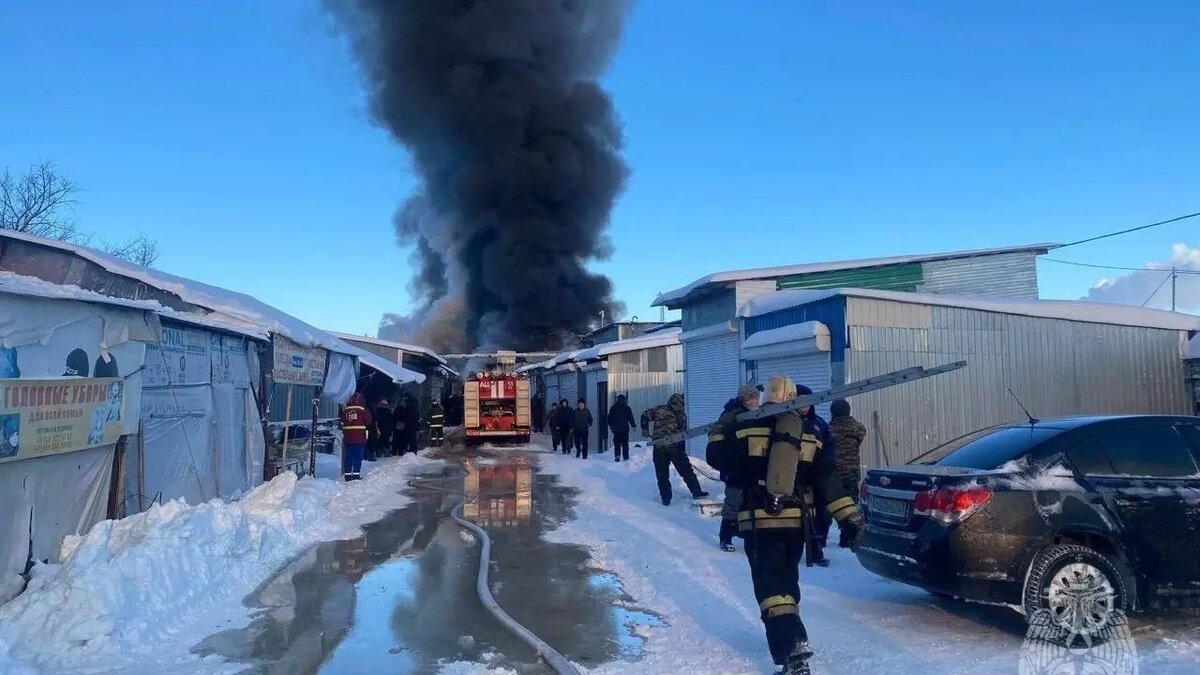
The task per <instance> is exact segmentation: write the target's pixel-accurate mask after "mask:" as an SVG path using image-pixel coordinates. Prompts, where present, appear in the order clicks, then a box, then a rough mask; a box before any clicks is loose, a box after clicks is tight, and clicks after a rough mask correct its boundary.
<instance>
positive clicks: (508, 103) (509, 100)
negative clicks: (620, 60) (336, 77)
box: [329, 0, 628, 351]
mask: <svg viewBox="0 0 1200 675" xmlns="http://www.w3.org/2000/svg"><path fill="white" fill-rule="evenodd" d="M329 3H330V7H331V9H332V10H333V13H334V16H335V18H336V20H337V23H338V25H339V27H340V28H341V29H342V30H343V31H344V32H345V33H346V34H347V35H349V36H350V38H351V40H352V43H353V52H354V54H355V56H356V58H357V59H358V62H359V66H360V68H361V70H362V72H363V75H364V78H365V80H366V81H367V83H368V85H369V93H370V100H371V113H372V117H373V119H374V121H376V122H377V123H378V124H380V125H381V126H383V127H384V128H386V129H387V130H388V131H389V132H390V133H391V135H392V136H393V137H394V138H395V139H396V140H398V141H399V142H400V143H402V144H404V145H405V146H406V147H407V148H408V149H409V150H410V151H411V153H412V156H413V160H414V163H415V167H416V169H417V171H418V173H419V175H420V178H421V183H422V184H421V187H420V189H419V190H418V191H417V192H416V193H415V194H414V195H412V196H411V197H410V198H409V199H408V201H407V202H406V203H405V205H404V206H403V207H401V209H400V210H399V212H398V214H397V217H396V232H397V237H398V240H399V241H400V242H401V243H402V244H405V245H409V246H412V247H413V250H414V253H413V261H414V266H415V273H414V277H413V279H412V281H411V283H410V286H409V290H410V292H411V293H412V295H413V298H414V300H415V301H416V302H417V303H418V306H419V307H418V309H417V311H416V312H415V313H414V314H413V316H411V317H396V316H395V315H389V316H388V317H385V320H384V322H383V324H382V325H381V327H380V328H381V333H380V334H381V336H383V334H384V332H385V331H386V332H389V333H390V334H391V336H392V337H398V338H399V337H407V338H410V339H424V340H427V341H428V342H427V344H430V345H431V346H433V347H434V348H436V349H439V350H444V351H460V350H466V349H471V348H475V347H509V348H517V349H541V348H547V347H558V346H562V345H564V344H568V343H570V342H572V341H573V339H574V337H575V336H576V335H578V334H580V333H583V332H586V331H587V329H588V327H589V324H591V323H593V322H595V321H596V320H597V319H598V318H599V316H600V314H601V312H604V315H605V316H607V317H608V318H613V317H614V316H615V315H616V314H617V313H618V312H620V311H621V310H622V309H623V308H622V307H620V306H619V303H616V302H614V300H613V299H612V285H611V283H610V282H609V280H608V279H607V278H605V277H603V276H601V275H598V274H594V273H592V272H590V271H588V269H587V265H588V263H589V262H590V261H592V260H595V259H600V258H603V257H604V256H605V255H607V253H608V252H609V250H610V249H611V246H610V244H609V242H608V241H607V238H606V237H605V236H604V229H605V227H606V226H607V224H608V219H609V213H610V211H611V210H612V206H613V202H614V200H615V199H616V197H617V195H618V194H619V193H620V191H621V188H622V186H623V184H624V182H625V178H626V175H627V169H626V166H625V164H624V162H623V161H622V160H621V157H620V154H619V151H620V149H621V145H622V142H623V139H622V132H621V126H620V123H619V121H618V120H617V116H616V114H615V112H614V110H613V105H612V101H611V100H610V99H609V97H608V95H607V94H606V93H605V92H604V90H603V89H602V88H601V87H600V84H599V82H598V79H599V77H600V75H601V74H602V73H603V71H604V69H605V68H606V66H607V64H608V62H609V60H610V58H611V57H612V53H613V51H614V49H615V48H616V45H617V42H618V40H619V37H620V33H621V24H622V21H623V19H624V17H625V14H626V10H627V5H628V3H627V2H626V1H625V0H329ZM405 332H407V335H404V334H403V333H405ZM434 340H436V343H435V342H434Z"/></svg>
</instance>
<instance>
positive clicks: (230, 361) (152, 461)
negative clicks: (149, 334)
mask: <svg viewBox="0 0 1200 675" xmlns="http://www.w3.org/2000/svg"><path fill="white" fill-rule="evenodd" d="M163 336H164V340H163V343H162V344H161V345H157V344H156V345H151V346H149V347H148V348H147V350H146V357H147V363H146V373H147V378H146V379H147V385H146V389H145V391H144V392H143V405H142V408H141V417H142V430H143V433H142V439H141V441H142V442H141V446H140V447H139V448H138V449H137V450H136V452H132V453H130V454H129V455H127V464H126V466H127V467H129V469H128V471H127V473H126V481H125V490H126V496H127V498H129V499H131V502H132V503H131V504H130V505H129V508H128V509H127V512H133V511H136V510H138V509H139V508H142V507H144V506H145V505H147V504H149V503H150V501H151V500H154V499H161V500H163V501H166V500H170V499H176V498H183V499H186V500H187V501H188V502H189V503H192V504H196V503H199V502H201V501H205V500H208V499H213V498H217V497H221V498H228V497H231V496H234V495H237V494H239V493H241V492H244V491H245V490H248V489H250V488H252V487H254V486H255V485H258V484H259V482H261V480H262V462H263V460H262V453H263V441H262V430H261V429H262V427H261V425H260V424H259V415H258V410H257V406H256V405H255V403H254V398H253V394H252V390H251V387H250V384H251V382H252V381H253V382H257V381H258V380H257V378H258V368H259V365H258V356H257V351H256V349H254V348H253V347H252V346H251V344H250V343H249V342H248V341H247V340H246V339H244V338H242V337H235V336H228V335H221V334H218V333H211V332H209V331H204V330H198V329H194V328H186V327H179V326H173V325H168V326H164V327H163ZM136 495H141V498H140V499H137V498H135V496H136Z"/></svg>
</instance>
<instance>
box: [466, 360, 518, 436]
mask: <svg viewBox="0 0 1200 675" xmlns="http://www.w3.org/2000/svg"><path fill="white" fill-rule="evenodd" d="M506 356H507V354H505V353H501V354H500V356H499V358H497V367H496V368H495V369H494V370H492V371H479V372H474V373H471V374H470V375H469V376H468V378H467V381H466V382H464V383H463V435H464V436H466V440H467V442H468V443H482V442H484V441H515V442H518V443H528V442H529V434H530V432H531V431H532V417H531V411H530V401H529V379H528V378H525V377H521V376H519V375H517V374H516V373H515V372H513V367H514V366H515V364H516V353H515V352H514V353H513V354H512V356H511V358H505V357H506Z"/></svg>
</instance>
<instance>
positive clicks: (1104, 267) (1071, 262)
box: [1039, 256, 1200, 274]
mask: <svg viewBox="0 0 1200 675" xmlns="http://www.w3.org/2000/svg"><path fill="white" fill-rule="evenodd" d="M1039 259H1040V260H1045V261H1046V262H1052V263H1059V264H1062V265H1074V266H1076V267H1093V268H1096V269H1101V270H1124V271H1126V272H1170V271H1171V270H1168V269H1162V268H1160V267H1122V266H1120V265H1100V264H1097V263H1085V262H1079V261H1076V260H1059V259H1058V258H1047V257H1045V256H1043V257H1041V258H1039ZM1175 273H1176V274H1200V270H1179V269H1177V270H1175Z"/></svg>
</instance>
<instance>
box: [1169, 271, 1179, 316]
mask: <svg viewBox="0 0 1200 675" xmlns="http://www.w3.org/2000/svg"><path fill="white" fill-rule="evenodd" d="M1178 278H1179V271H1178V270H1177V269H1176V268H1174V267H1172V268H1171V311H1172V312H1174V311H1175V280H1176V279H1178Z"/></svg>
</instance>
